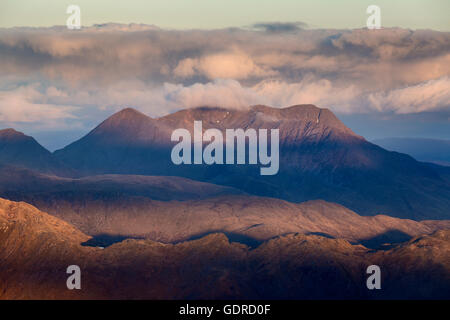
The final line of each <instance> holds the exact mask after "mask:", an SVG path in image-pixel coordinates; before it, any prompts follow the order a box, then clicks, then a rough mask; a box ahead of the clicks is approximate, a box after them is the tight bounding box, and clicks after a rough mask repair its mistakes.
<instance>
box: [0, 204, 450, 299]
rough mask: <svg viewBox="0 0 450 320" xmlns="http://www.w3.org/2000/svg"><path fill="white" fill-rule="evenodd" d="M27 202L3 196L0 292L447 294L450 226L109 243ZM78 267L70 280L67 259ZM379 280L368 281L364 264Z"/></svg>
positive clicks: (99, 295) (106, 295)
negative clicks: (364, 236) (94, 243)
mask: <svg viewBox="0 0 450 320" xmlns="http://www.w3.org/2000/svg"><path fill="white" fill-rule="evenodd" d="M88 238H89V237H88V236H86V235H85V234H83V233H81V232H80V231H78V230H77V229H75V228H74V227H73V226H71V225H69V224H67V223H65V222H63V221H61V220H59V219H57V218H54V217H52V216H50V215H48V214H45V213H43V212H41V211H39V210H37V209H36V208H34V207H32V206H30V205H28V204H26V203H17V202H11V201H8V200H3V199H0V261H1V262H2V263H1V264H0V299H62V298H64V299H93V298H94V299H142V298H147V299H212V298H215V299H227V298H228V299H229V298H243V299H252V298H253V299H258V298H268V299H280V298H285V299H299V298H304V299H317V298H335V299H345V298H367V299H371V298H374V299H377V298H397V299H402V298H420V299H430V298H435V299H436V298H441V299H448V298H449V291H448V288H449V285H450V277H449V276H450V264H449V263H448V261H449V259H450V233H449V231H448V230H446V231H438V232H435V233H433V234H432V235H428V236H421V237H417V238H414V239H412V240H410V241H409V242H406V243H403V244H401V245H399V246H396V247H395V248H393V249H390V250H385V251H373V250H369V249H367V248H365V247H364V246H361V245H351V244H350V243H349V242H347V241H345V240H342V239H329V238H326V237H322V236H317V235H299V234H289V235H285V236H281V237H278V238H275V239H272V240H269V241H266V242H264V243H263V244H261V245H260V246H259V247H258V248H256V249H253V250H251V249H250V248H248V247H247V246H245V245H243V244H239V243H234V242H230V241H229V239H228V238H227V237H226V236H225V235H223V234H211V235H208V236H206V237H202V238H201V239H198V240H194V241H188V242H183V243H179V244H162V243H159V242H154V241H151V240H126V241H123V242H120V243H117V244H114V245H112V246H110V247H108V248H105V249H100V248H92V247H86V246H82V245H80V243H82V242H84V241H86V240H87V239H88ZM72 264H76V265H78V266H80V268H81V272H82V273H81V279H82V280H81V281H82V288H81V290H67V288H66V279H67V277H68V275H67V274H66V268H67V266H69V265H72ZM371 264H378V265H379V266H380V268H381V270H382V289H381V290H376V291H369V290H367V288H366V286H365V281H366V277H367V275H366V273H365V270H366V268H367V266H368V265H371Z"/></svg>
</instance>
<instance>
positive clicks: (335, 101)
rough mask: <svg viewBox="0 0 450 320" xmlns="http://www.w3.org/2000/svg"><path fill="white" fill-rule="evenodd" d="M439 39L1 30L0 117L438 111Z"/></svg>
mask: <svg viewBox="0 0 450 320" xmlns="http://www.w3.org/2000/svg"><path fill="white" fill-rule="evenodd" d="M449 76H450V33H448V32H436V31H431V30H416V31H413V30H405V29H396V28H394V29H382V30H366V29H358V30H314V29H305V25H304V24H302V23H278V22H275V23H257V24H255V25H253V26H252V28H250V29H248V28H247V29H239V28H233V29H220V30H164V29H160V28H158V27H155V26H147V25H138V24H133V25H122V24H105V25H95V26H92V27H88V28H83V29H81V30H79V31H70V30H67V29H66V28H64V27H53V28H12V29H0V117H1V118H0V119H1V120H0V121H3V122H4V121H8V122H28V123H32V122H35V121H38V122H40V123H42V124H44V123H47V124H48V125H58V123H59V125H61V126H62V125H64V124H66V125H67V124H68V123H69V124H70V125H78V124H79V123H80V122H81V123H83V121H85V120H84V119H86V118H87V117H88V116H95V117H99V119H98V120H101V117H103V116H104V114H105V113H108V112H109V113H110V112H111V111H116V110H118V109H121V108H123V107H125V106H131V107H135V108H138V109H140V110H142V111H144V112H146V113H148V114H150V115H152V116H159V115H163V114H167V113H169V112H173V111H175V110H178V109H180V108H185V107H195V106H199V105H217V106H224V107H229V108H242V107H246V106H248V105H252V104H267V105H272V106H277V107H283V106H288V105H293V104H299V103H313V104H317V105H318V106H320V107H328V108H330V109H332V110H333V111H336V112H340V113H399V114H400V113H401V114H405V113H420V112H429V111H434V110H439V111H441V112H442V111H444V112H446V111H447V112H449V113H450V110H449V103H448V101H449V99H448V92H449V91H450V89H449V88H450V86H449V80H448V79H449Z"/></svg>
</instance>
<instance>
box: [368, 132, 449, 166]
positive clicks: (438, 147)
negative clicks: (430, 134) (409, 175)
mask: <svg viewBox="0 0 450 320" xmlns="http://www.w3.org/2000/svg"><path fill="white" fill-rule="evenodd" d="M373 143H375V144H377V145H379V146H381V147H383V148H385V149H387V150H391V151H397V152H402V153H406V154H409V155H411V156H413V157H414V158H416V159H417V160H419V161H427V162H433V163H437V164H441V165H446V166H450V140H440V139H427V138H383V139H377V140H374V141H373Z"/></svg>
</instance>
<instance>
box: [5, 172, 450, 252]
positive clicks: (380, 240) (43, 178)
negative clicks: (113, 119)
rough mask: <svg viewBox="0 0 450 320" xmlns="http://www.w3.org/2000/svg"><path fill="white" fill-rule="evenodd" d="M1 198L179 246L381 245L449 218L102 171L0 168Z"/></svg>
mask: <svg viewBox="0 0 450 320" xmlns="http://www.w3.org/2000/svg"><path fill="white" fill-rule="evenodd" d="M0 196H2V197H5V198H8V199H11V200H16V201H18V200H20V201H25V202H27V203H30V204H33V205H34V206H36V207H37V208H39V209H40V210H43V211H45V212H48V213H50V214H52V215H54V216H56V217H58V218H60V219H63V220H64V221H66V222H69V223H70V224H72V225H74V226H75V227H77V228H78V229H80V230H81V231H83V232H84V233H86V234H88V235H90V236H93V237H94V238H93V239H92V240H90V242H89V243H87V244H88V245H102V246H106V245H109V244H111V243H114V242H117V241H121V240H123V239H126V238H139V239H150V240H154V241H161V242H164V243H177V242H180V241H186V240H189V239H195V238H199V237H201V236H204V235H207V234H211V233H217V232H220V233H224V234H226V235H227V236H228V237H229V238H230V239H231V240H233V241H237V242H241V243H244V244H247V245H249V246H255V245H257V244H259V243H261V242H263V241H265V240H269V239H271V238H274V237H277V236H281V235H284V234H289V233H300V234H306V235H307V234H320V235H323V236H327V237H331V238H340V239H345V240H347V241H350V242H352V243H362V244H364V245H365V246H367V247H371V248H378V247H380V246H383V245H385V244H391V245H392V244H394V243H398V242H403V241H406V240H409V239H410V238H412V237H414V236H417V235H421V234H430V233H432V232H434V231H436V230H439V229H450V220H428V221H423V222H416V221H413V220H406V219H398V218H392V217H388V216H384V215H377V216H373V217H363V216H360V215H358V214H356V213H355V212H353V211H351V210H349V209H347V208H345V207H343V206H341V205H338V204H335V203H329V202H326V201H323V200H311V201H307V202H303V203H290V202H287V201H283V200H280V199H275V198H264V197H256V196H250V195H247V194H243V193H242V192H239V191H238V190H236V189H233V188H229V187H223V186H218V185H213V184H209V183H204V182H198V181H192V180H189V179H186V178H180V177H164V176H137V175H134V176H130V175H100V176H91V177H85V178H77V179H72V178H60V177H54V176H48V175H45V174H41V173H35V172H32V171H30V170H27V169H17V168H12V167H6V168H1V167H0Z"/></svg>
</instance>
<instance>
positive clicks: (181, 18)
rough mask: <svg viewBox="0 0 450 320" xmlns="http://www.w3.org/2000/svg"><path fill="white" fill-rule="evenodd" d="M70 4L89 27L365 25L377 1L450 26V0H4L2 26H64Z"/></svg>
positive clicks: (426, 25)
mask: <svg viewBox="0 0 450 320" xmlns="http://www.w3.org/2000/svg"><path fill="white" fill-rule="evenodd" d="M70 4H76V5H79V6H80V8H81V14H82V25H84V26H89V25H92V24H97V23H105V22H119V23H146V24H154V25H157V26H159V27H163V28H176V29H191V28H201V29H214V28H224V27H242V26H246V25H249V24H252V23H255V22H274V21H276V22H294V21H302V22H305V23H307V24H308V25H309V26H310V27H312V28H360V27H364V26H365V21H366V19H367V14H366V12H365V11H366V8H367V7H368V6H369V5H372V4H374V5H378V6H379V7H380V8H381V16H382V26H383V27H402V28H411V29H434V30H440V31H450V19H449V16H448V14H449V12H450V1H449V0H395V1H393V0H369V1H366V0H339V1H338V0H314V1H302V0H277V1H274V0H226V1H225V0H221V1H217V0H150V1H149V0H127V1H110V0H95V1H94V0H1V2H0V27H14V26H53V25H64V24H65V21H66V19H67V14H66V8H67V6H68V5H70Z"/></svg>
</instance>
